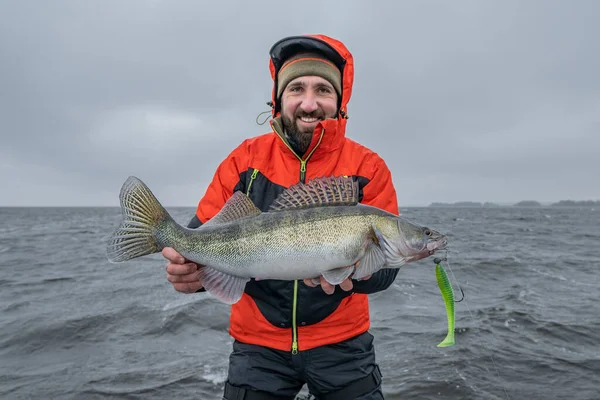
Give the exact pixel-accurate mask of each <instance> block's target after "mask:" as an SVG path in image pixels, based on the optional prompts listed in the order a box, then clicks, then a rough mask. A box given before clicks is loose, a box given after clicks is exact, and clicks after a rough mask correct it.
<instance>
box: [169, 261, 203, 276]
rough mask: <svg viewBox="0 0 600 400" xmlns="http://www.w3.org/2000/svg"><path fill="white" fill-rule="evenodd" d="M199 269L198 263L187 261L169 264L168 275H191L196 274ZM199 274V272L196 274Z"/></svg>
mask: <svg viewBox="0 0 600 400" xmlns="http://www.w3.org/2000/svg"><path fill="white" fill-rule="evenodd" d="M197 271H198V264H196V263H192V262H190V263H185V264H173V263H168V264H167V275H179V276H181V275H189V274H194V272H197ZM194 275H197V274H194Z"/></svg>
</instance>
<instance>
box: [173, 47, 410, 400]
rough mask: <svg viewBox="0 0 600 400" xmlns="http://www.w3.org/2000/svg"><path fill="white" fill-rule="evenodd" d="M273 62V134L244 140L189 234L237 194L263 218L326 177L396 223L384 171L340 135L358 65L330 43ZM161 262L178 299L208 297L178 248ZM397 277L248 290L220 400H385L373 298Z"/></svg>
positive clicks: (279, 54) (238, 309) (262, 284)
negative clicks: (348, 184) (305, 394)
mask: <svg viewBox="0 0 600 400" xmlns="http://www.w3.org/2000/svg"><path fill="white" fill-rule="evenodd" d="M270 56H271V59H270V62H269V68H270V72H271V77H272V78H273V92H272V104H271V105H272V116H273V120H272V121H271V128H272V132H269V133H267V134H265V135H261V136H258V137H254V138H250V139H247V140H245V141H243V142H242V143H241V144H240V145H239V146H238V147H237V148H236V149H234V150H233V151H232V152H231V153H230V154H229V155H228V157H227V158H226V159H225V160H224V161H223V162H222V163H221V164H220V165H219V167H218V168H217V171H216V173H215V175H214V178H213V180H212V182H211V183H210V185H209V186H208V188H207V191H206V194H205V195H204V197H203V198H202V199H201V200H200V202H199V204H198V208H197V210H196V215H195V216H194V218H193V219H192V221H191V222H190V224H189V226H190V227H192V228H196V227H199V226H200V225H201V224H203V223H205V222H207V221H208V220H209V219H210V218H212V217H213V216H214V215H215V214H216V213H217V212H218V211H219V210H220V209H221V207H222V206H223V204H224V203H225V202H226V200H227V199H228V198H229V197H230V196H231V195H232V194H233V193H234V192H235V191H238V190H241V191H243V192H244V193H246V194H247V195H248V196H249V197H250V198H251V199H252V200H253V202H254V203H255V204H256V205H257V207H258V208H260V209H261V210H262V211H266V210H267V209H268V207H269V205H270V204H271V202H272V201H273V200H274V199H275V197H276V196H277V195H278V194H280V193H281V192H282V191H283V190H284V189H285V188H287V187H289V186H291V185H293V184H295V183H298V181H302V182H306V181H308V180H310V179H313V178H315V177H320V176H330V175H336V176H339V175H346V176H351V177H352V178H353V179H355V180H356V181H358V183H359V187H360V201H361V202H362V203H364V204H370V205H373V206H376V207H379V208H382V209H385V210H387V211H389V212H392V213H394V214H398V204H397V199H396V192H395V189H394V187H393V183H392V177H391V173H390V171H389V169H388V168H387V166H386V164H385V162H384V161H383V160H382V159H381V158H380V157H379V156H378V155H377V154H376V153H375V152H373V151H371V150H369V149H367V148H365V147H364V146H361V145H359V144H358V143H356V142H354V141H352V140H350V139H348V138H347V137H346V135H345V132H346V123H347V119H348V114H347V104H348V102H349V100H350V95H351V92H352V84H353V80H354V63H353V58H352V55H351V54H350V52H349V51H348V49H347V48H346V47H345V46H344V44H343V43H341V42H339V41H338V40H335V39H333V38H330V37H327V36H325V35H306V36H294V37H287V38H284V39H282V40H280V41H278V42H277V43H275V44H274V45H273V47H272V48H271V51H270ZM163 255H164V257H165V258H167V259H168V260H169V263H168V264H167V279H168V280H169V282H171V283H172V284H173V287H174V288H175V290H177V291H180V292H183V293H194V292H199V291H202V290H203V289H202V282H200V281H199V280H198V272H197V271H198V268H202V266H198V265H196V264H193V263H190V262H188V261H187V260H185V259H184V258H183V257H182V256H181V255H179V254H177V253H176V252H175V251H174V250H173V249H172V248H167V249H164V251H163ZM281 268H285V265H282V266H281ZM397 273H398V270H397V269H384V270H381V271H379V272H377V273H375V274H373V275H372V276H371V277H368V278H369V279H366V280H361V281H352V280H351V279H347V280H346V281H344V282H342V283H341V284H340V285H339V287H333V286H332V285H330V284H329V283H327V282H326V281H324V280H323V279H322V277H321V280H320V285H318V284H315V283H313V281H311V280H310V279H308V280H305V281H304V282H298V281H292V282H289V281H276V280H260V281H254V280H251V281H250V282H248V284H247V285H246V289H245V293H244V295H243V296H242V298H241V300H240V301H239V302H237V303H236V304H234V305H233V306H232V308H231V317H230V329H229V333H230V334H231V336H232V337H233V338H234V339H235V340H234V344H233V352H232V354H231V356H230V360H229V361H230V362H229V374H228V380H227V382H226V385H225V394H224V399H227V400H233V399H236V400H237V399H246V400H252V399H294V397H295V395H296V394H297V393H298V392H299V391H300V390H301V388H302V386H303V385H304V384H305V383H306V384H307V386H308V389H309V390H310V392H311V394H313V395H314V396H316V397H317V398H318V399H326V400H337V399H344V400H347V399H361V400H371V399H382V398H383V395H382V392H381V375H380V372H379V368H378V366H377V364H376V362H375V353H374V348H373V345H372V341H373V336H372V335H371V334H370V333H369V332H368V329H369V326H370V325H369V324H370V317H369V303H368V294H369V293H375V292H378V291H381V290H384V289H386V288H388V287H389V286H390V285H391V284H392V282H393V280H394V279H395V277H396V274H397ZM315 281H316V282H318V278H317V279H315Z"/></svg>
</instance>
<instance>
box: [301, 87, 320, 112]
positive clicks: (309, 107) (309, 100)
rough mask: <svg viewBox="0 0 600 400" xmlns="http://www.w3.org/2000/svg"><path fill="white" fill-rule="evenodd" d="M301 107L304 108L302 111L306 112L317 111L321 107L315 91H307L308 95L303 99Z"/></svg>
mask: <svg viewBox="0 0 600 400" xmlns="http://www.w3.org/2000/svg"><path fill="white" fill-rule="evenodd" d="M300 108H301V109H302V111H304V112H306V113H311V112H313V111H316V110H317V108H319V105H318V104H317V98H316V97H315V95H314V94H313V93H311V92H310V91H309V92H308V93H306V95H305V96H304V99H302V103H301V104H300Z"/></svg>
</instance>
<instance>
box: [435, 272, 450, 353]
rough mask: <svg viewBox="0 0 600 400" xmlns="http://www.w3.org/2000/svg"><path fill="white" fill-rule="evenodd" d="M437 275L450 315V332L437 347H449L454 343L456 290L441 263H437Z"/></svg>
mask: <svg viewBox="0 0 600 400" xmlns="http://www.w3.org/2000/svg"><path fill="white" fill-rule="evenodd" d="M435 277H436V279H437V283H438V286H439V288H440V292H441V293H442V298H443V299H444V304H445V305H446V315H447V316H448V334H447V335H446V337H445V338H444V340H443V341H442V342H441V343H440V344H438V345H437V347H448V346H453V345H454V319H455V315H454V292H453V290H452V285H451V284H450V281H449V279H448V275H447V274H446V271H445V270H444V268H443V267H442V266H441V265H440V264H436V265H435Z"/></svg>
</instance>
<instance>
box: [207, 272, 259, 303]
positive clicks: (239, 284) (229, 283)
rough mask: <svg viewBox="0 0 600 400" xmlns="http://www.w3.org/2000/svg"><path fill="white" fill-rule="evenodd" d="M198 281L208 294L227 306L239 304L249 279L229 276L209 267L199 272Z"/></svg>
mask: <svg viewBox="0 0 600 400" xmlns="http://www.w3.org/2000/svg"><path fill="white" fill-rule="evenodd" d="M198 279H199V280H200V282H202V286H204V288H205V289H206V291H207V292H208V293H210V294H211V295H213V296H215V297H216V298H217V299H219V300H221V301H222V302H224V303H227V304H234V303H237V302H238V301H239V300H240V299H241V298H242V295H243V294H244V289H245V288H246V283H247V282H248V281H249V280H250V279H249V278H241V277H238V276H233V275H229V274H226V273H223V272H220V271H217V270H216V269H214V268H211V267H209V266H205V267H202V268H200V269H199V270H198Z"/></svg>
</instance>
